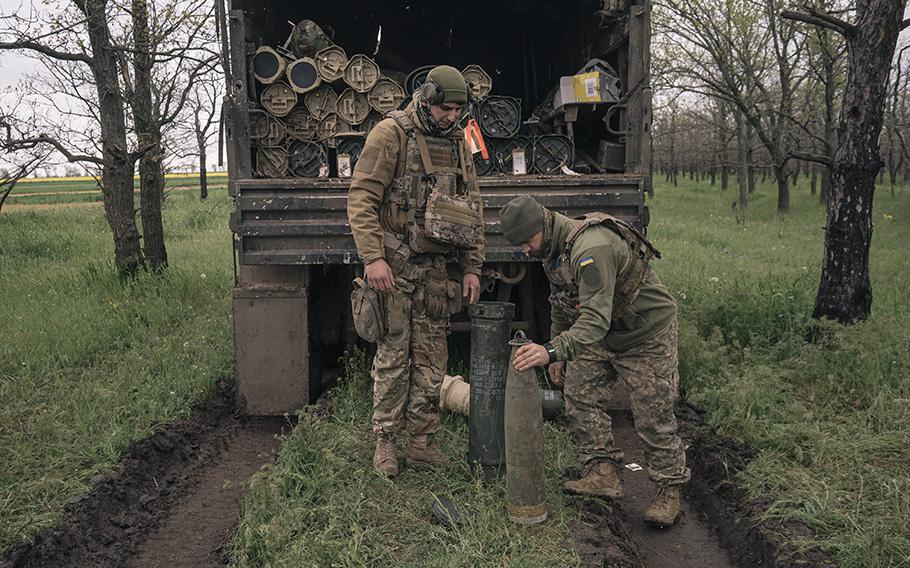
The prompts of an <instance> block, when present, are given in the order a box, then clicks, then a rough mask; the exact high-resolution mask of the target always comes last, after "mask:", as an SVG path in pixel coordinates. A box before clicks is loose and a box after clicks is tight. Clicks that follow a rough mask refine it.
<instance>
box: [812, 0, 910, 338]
mask: <svg viewBox="0 0 910 568" xmlns="http://www.w3.org/2000/svg"><path fill="white" fill-rule="evenodd" d="M904 4H905V2H904V1H903V0H860V1H859V2H858V3H857V12H856V21H857V22H858V24H857V25H856V26H855V32H854V33H853V34H852V35H850V36H848V37H847V48H848V53H849V57H848V63H847V81H846V84H845V86H844V95H843V101H842V103H841V111H840V120H839V122H838V129H837V130H838V146H837V151H836V152H835V156H834V168H833V172H832V173H833V175H832V187H831V189H832V192H831V195H830V196H829V201H828V224H827V227H826V229H825V254H824V259H823V261H822V277H821V282H820V284H819V288H818V295H817V296H816V299H815V308H814V310H813V312H812V317H814V318H821V317H827V318H831V319H834V320H836V321H839V322H842V323H850V322H855V321H857V320H862V319H865V318H866V317H868V315H869V314H870V312H871V310H872V284H871V282H870V279H869V244H870V243H871V241H872V199H873V196H874V194H875V176H876V174H877V173H878V172H879V170H880V169H881V167H882V159H881V153H880V149H879V141H878V139H879V135H880V134H881V129H882V118H883V111H884V106H885V105H884V102H885V100H884V99H885V91H886V86H887V84H888V73H889V71H890V67H891V58H892V57H893V56H894V47H895V44H896V42H897V35H898V32H899V30H900V23H901V17H902V14H903V11H904Z"/></svg>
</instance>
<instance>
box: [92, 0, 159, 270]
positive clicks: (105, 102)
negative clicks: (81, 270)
mask: <svg viewBox="0 0 910 568" xmlns="http://www.w3.org/2000/svg"><path fill="white" fill-rule="evenodd" d="M76 4H77V6H80V10H82V11H83V13H84V15H85V17H86V24H87V28H88V35H89V41H90V42H91V46H92V64H91V70H92V75H93V76H94V78H95V88H96V89H97V92H98V108H99V109H100V113H99V114H100V116H99V122H100V125H101V152H102V159H103V161H104V165H103V167H102V169H101V193H102V195H103V197H104V213H105V216H106V217H107V222H108V224H109V225H110V227H111V231H112V233H113V235H114V262H115V263H116V265H117V267H118V268H119V269H120V270H122V271H124V272H127V273H131V272H134V271H136V270H137V269H139V268H141V267H142V266H143V265H144V261H143V258H142V249H141V247H140V244H139V231H138V230H137V229H136V219H135V214H136V209H135V204H134V202H133V161H132V159H131V158H130V155H129V151H128V148H127V142H126V123H125V120H124V116H123V112H124V110H123V109H124V107H123V97H122V96H121V94H120V80H119V77H118V75H117V69H118V66H117V60H116V56H115V53H114V48H113V46H112V45H111V38H110V30H109V28H108V24H107V14H106V11H105V5H106V2H105V0H86V1H85V2H84V3H81V2H76Z"/></svg>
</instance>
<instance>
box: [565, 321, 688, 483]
mask: <svg viewBox="0 0 910 568" xmlns="http://www.w3.org/2000/svg"><path fill="white" fill-rule="evenodd" d="M676 344H677V334H676V321H675V320H674V321H673V323H672V324H671V325H670V326H669V327H667V329H665V330H664V331H662V332H660V333H658V334H657V336H655V337H654V338H653V339H650V340H648V341H645V342H644V343H642V344H641V345H637V346H635V347H633V348H632V349H629V350H628V351H624V352H622V353H617V352H612V351H609V350H607V349H606V348H603V347H600V346H597V347H594V348H591V349H588V350H586V351H585V352H584V353H582V356H581V357H579V358H578V359H576V360H574V361H570V362H569V363H568V364H567V367H566V374H565V386H564V389H565V390H564V394H565V399H566V413H567V414H568V416H569V427H570V431H571V434H572V437H573V439H574V441H575V443H576V446H577V448H578V452H579V457H580V458H581V461H582V463H587V462H589V461H591V460H610V461H613V462H616V463H622V459H623V453H622V450H621V449H619V448H617V447H616V445H615V444H614V441H613V432H612V420H611V419H610V415H609V414H608V413H607V411H606V410H605V409H604V406H603V404H604V401H606V400H609V399H610V398H611V395H612V394H613V390H614V389H615V388H617V386H618V381H619V380H621V381H622V384H623V385H624V386H625V388H626V392H627V393H628V395H629V401H630V403H631V406H632V416H633V418H634V420H635V430H636V431H637V432H638V436H639V437H640V438H641V440H642V441H643V442H644V445H645V459H646V460H647V465H648V474H649V476H650V478H651V479H652V480H653V481H655V482H658V483H665V484H668V485H681V484H683V483H686V482H687V481H688V480H689V476H690V473H689V468H687V467H686V452H685V447H684V446H683V443H682V440H681V439H680V437H679V435H678V434H677V432H676V428H677V426H676V416H675V415H674V414H673V406H674V404H676V399H677V396H678V392H679V371H678V368H677V355H676Z"/></svg>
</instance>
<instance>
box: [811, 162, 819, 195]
mask: <svg viewBox="0 0 910 568" xmlns="http://www.w3.org/2000/svg"><path fill="white" fill-rule="evenodd" d="M817 191H818V169H817V168H815V167H814V166H813V167H812V174H811V177H810V178H809V194H810V195H815V193H816V192H817Z"/></svg>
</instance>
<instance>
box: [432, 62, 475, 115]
mask: <svg viewBox="0 0 910 568" xmlns="http://www.w3.org/2000/svg"><path fill="white" fill-rule="evenodd" d="M427 80H428V81H433V82H434V83H436V84H437V85H439V88H440V89H441V90H442V93H443V97H442V100H441V101H440V103H439V104H441V103H453V104H459V105H463V104H465V103H466V102H468V84H467V82H466V81H465V80H464V75H462V74H461V71H459V70H458V69H455V68H454V67H451V66H449V65H440V66H438V67H434V68H433V69H431V70H430V72H429V73H427Z"/></svg>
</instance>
